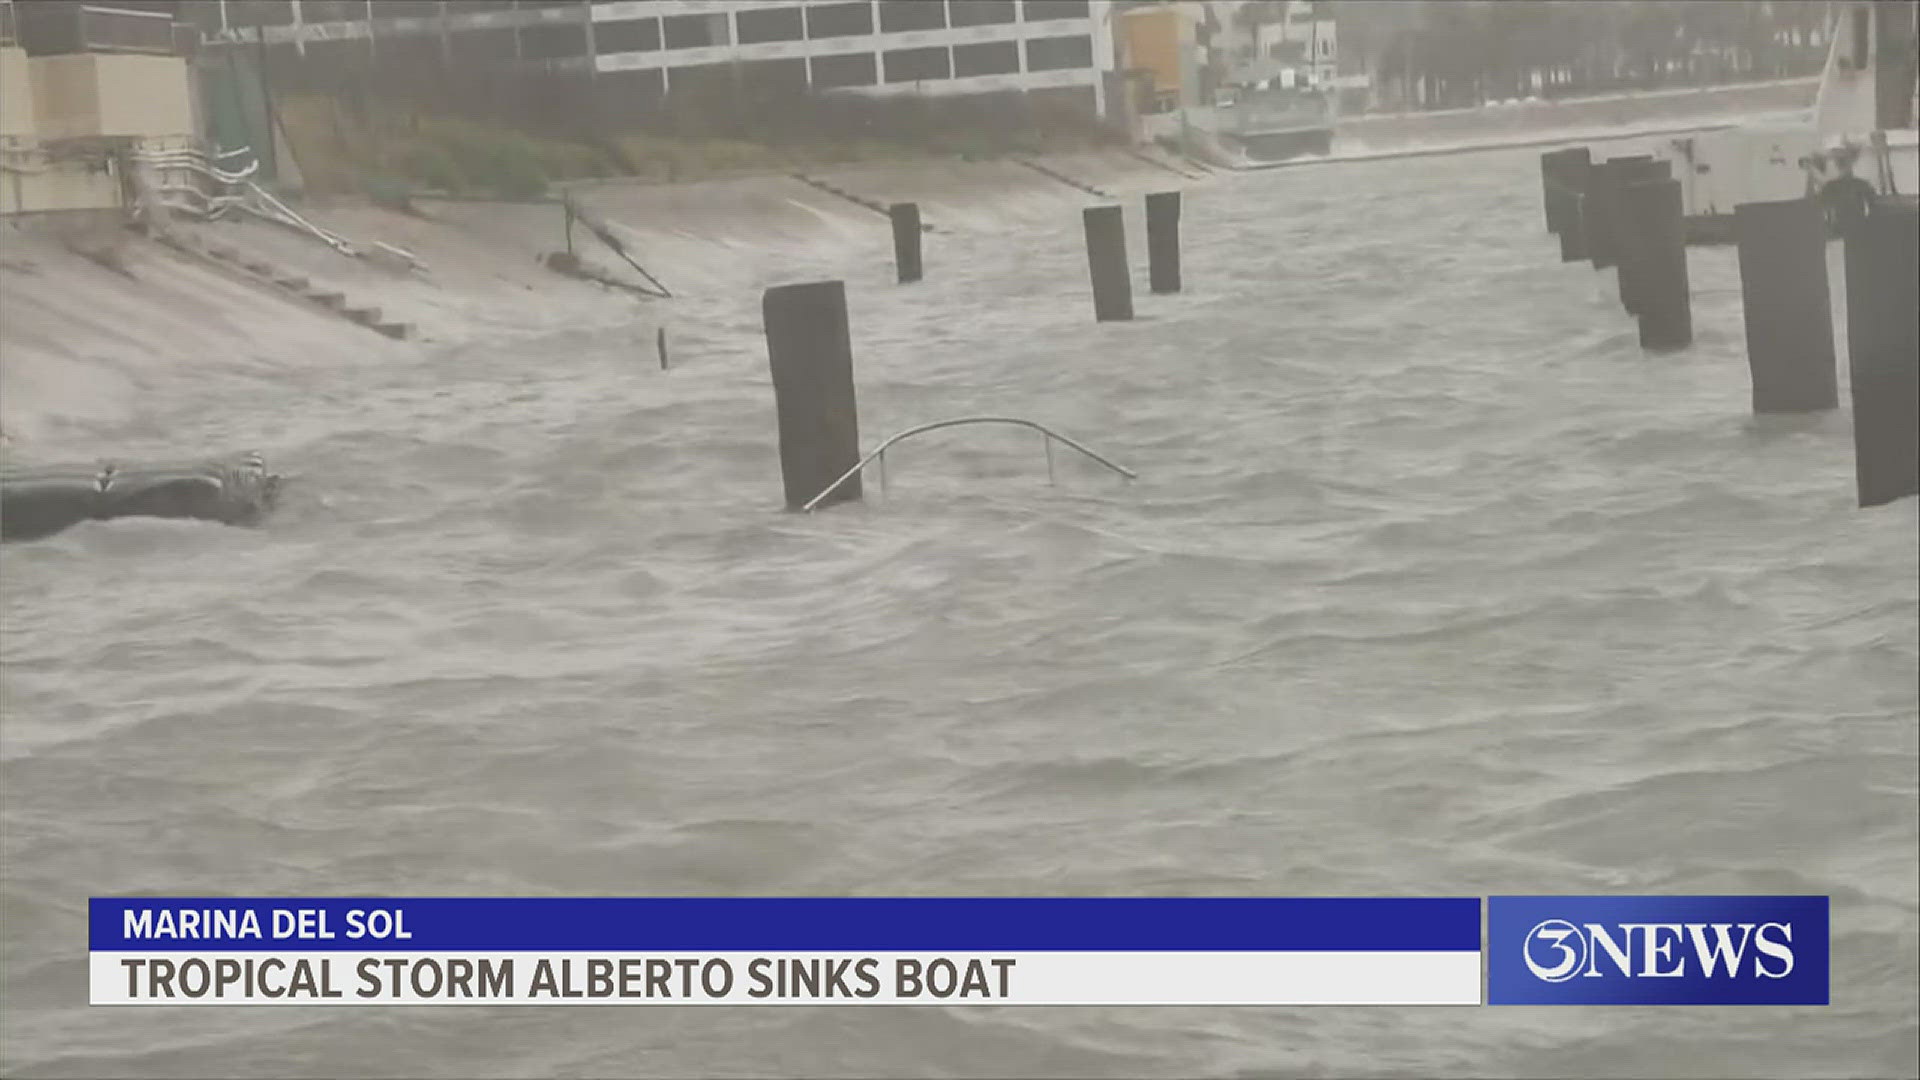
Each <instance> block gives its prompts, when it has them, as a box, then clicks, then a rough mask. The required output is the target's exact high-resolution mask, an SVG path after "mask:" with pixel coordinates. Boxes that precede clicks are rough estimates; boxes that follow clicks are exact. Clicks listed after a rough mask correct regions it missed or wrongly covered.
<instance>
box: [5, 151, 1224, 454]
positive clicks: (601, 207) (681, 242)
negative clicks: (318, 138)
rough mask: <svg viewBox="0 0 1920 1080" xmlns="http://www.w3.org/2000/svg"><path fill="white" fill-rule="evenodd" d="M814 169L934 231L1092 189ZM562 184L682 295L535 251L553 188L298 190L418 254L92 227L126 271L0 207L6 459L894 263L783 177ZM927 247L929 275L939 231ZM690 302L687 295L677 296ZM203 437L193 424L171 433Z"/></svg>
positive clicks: (1059, 218) (1059, 202)
mask: <svg viewBox="0 0 1920 1080" xmlns="http://www.w3.org/2000/svg"><path fill="white" fill-rule="evenodd" d="M1045 167H1046V168H1047V169H1049V170H1051V171H1053V172H1056V173H1059V174H1060V175H1062V176H1066V177H1069V178H1072V179H1074V180H1076V181H1078V182H1080V183H1082V184H1084V185H1086V186H1088V187H1093V188H1097V189H1098V190H1100V191H1103V192H1105V193H1107V194H1109V195H1113V196H1116V197H1123V198H1125V199H1127V200H1128V201H1129V202H1130V203H1132V202H1137V201H1138V195H1139V194H1140V193H1142V192H1144V191H1147V190H1153V189H1155V188H1161V187H1169V186H1179V185H1191V184H1193V183H1197V182H1200V181H1196V180H1188V179H1185V178H1183V177H1181V176H1179V175H1177V174H1176V172H1175V171H1173V170H1172V168H1171V167H1164V166H1156V165H1154V164H1151V163H1149V162H1147V161H1143V160H1140V159H1139V158H1137V157H1134V156H1131V155H1128V154H1126V153H1120V152H1112V153H1091V154H1084V155H1070V156H1061V157H1056V158H1049V159H1047V162H1046V164H1045ZM809 175H810V176H812V177H813V178H814V179H816V180H819V181H823V182H824V183H826V184H827V185H829V186H831V187H834V188H837V189H839V190H841V191H844V192H846V193H848V194H849V195H852V196H855V197H857V198H860V199H864V200H870V201H874V202H878V203H881V204H884V203H886V202H891V201H916V202H919V203H920V204H921V206H922V211H923V214H924V216H925V220H926V221H927V223H928V224H929V225H931V226H932V227H933V229H934V230H935V231H936V233H937V232H938V231H940V230H967V229H1008V230H1015V231H1017V230H1019V229H1021V228H1024V227H1029V226H1032V225H1035V224H1038V223H1042V222H1051V223H1052V225H1053V226H1059V227H1071V228H1078V224H1077V222H1078V215H1077V210H1078V208H1079V207H1081V206H1085V205H1088V204H1090V203H1093V202H1098V201H1100V199H1099V198H1098V197H1097V196H1095V195H1093V194H1090V193H1088V192H1087V191H1085V190H1081V189H1080V188H1076V187H1074V186H1070V185H1069V184H1067V183H1065V182H1062V181H1061V180H1059V179H1055V178H1052V177H1049V176H1047V175H1043V174H1042V173H1041V172H1038V171H1035V170H1034V169H1032V168H1029V167H1025V166H1022V165H1020V164H1019V163H1017V162H1013V161H992V162H927V163H915V164H887V165H869V166H850V167H845V168H838V169H823V170H820V171H819V172H817V173H813V174H809ZM571 194H572V197H573V198H575V199H576V200H577V201H578V202H579V203H580V204H581V205H582V206H584V207H587V208H588V209H590V210H591V211H592V212H593V213H594V214H595V215H596V216H597V217H599V218H601V219H603V220H605V221H606V222H607V223H608V224H609V226H610V227H611V228H612V230H613V231H614V232H615V234H616V235H617V236H619V237H620V238H621V240H622V243H623V245H624V246H625V247H627V249H628V250H629V251H630V252H631V253H632V254H633V255H634V256H635V257H636V258H637V259H639V260H640V261H641V263H642V265H644V266H645V267H647V269H648V270H649V271H650V272H651V273H653V274H655V275H657V276H658V277H659V278H660V279H661V280H662V281H664V282H665V283H666V284H667V285H668V287H669V288H671V289H672V290H673V291H674V294H675V297H676V299H673V300H653V299H648V298H645V297H640V296H636V295H633V294H631V293H627V292H623V291H620V290H617V289H610V288H607V287H604V286H601V285H597V284H593V283H590V282H584V281H578V280H572V279H569V278H566V277H563V276H561V275H559V274H557V273H555V272H553V271H551V270H549V269H547V268H546V267H545V266H543V265H541V262H540V260H541V257H542V256H544V255H545V254H547V253H550V252H555V251H561V250H564V248H565V246H566V240H565V232H564V220H565V218H564V211H563V209H562V207H561V205H560V204H559V203H558V202H557V201H556V202H546V203H497V202H452V201H431V200H423V201H422V202H421V203H420V205H419V207H418V210H419V212H418V213H417V214H407V213H401V212H397V211H392V210H385V209H379V208H375V207H371V206H367V205H350V204H333V205H328V204H320V205H312V206H307V207H303V209H302V212H303V213H304V214H305V215H306V216H307V217H308V218H309V219H310V220H312V221H314V222H316V223H317V224H320V225H321V226H323V227H325V228H327V229H329V230H332V231H334V232H336V233H338V234H340V235H342V236H345V237H347V238H349V239H350V240H354V241H361V242H371V241H381V242H384V243H387V244H391V245H394V246H397V247H400V248H404V249H406V250H407V251H408V252H411V253H412V254H413V255H415V256H417V257H418V258H419V260H420V261H421V262H422V263H423V264H424V268H423V269H413V270H408V269H406V268H404V267H402V266H395V265H391V264H389V263H386V262H380V261H375V260H372V259H353V258H349V257H346V256H343V255H341V254H340V253H338V252H336V251H334V250H333V249H332V248H330V247H328V246H326V245H325V244H323V243H320V242H319V241H317V240H315V239H313V238H311V237H308V236H304V235H300V234H298V233H296V232H294V231H292V230H290V229H287V228H285V227H282V226H279V225H275V224H271V223H267V222H264V221H260V220H256V219H250V218H240V219H236V220H232V221H226V222H219V223H194V224H179V223H176V225H175V232H176V233H177V234H179V235H180V236H181V237H182V239H183V240H184V241H186V242H187V244H188V246H189V247H194V248H199V249H203V250H204V249H207V248H218V249H221V250H225V251H228V252H230V253H232V256H233V259H234V260H235V263H236V265H237V264H239V263H248V264H253V265H255V266H258V267H262V268H264V272H263V273H262V274H259V275H248V274H245V273H239V272H236V271H235V270H234V269H232V268H228V267H223V266H221V265H217V264H215V263H212V262H210V261H209V260H207V259H204V258H197V257H194V256H193V255H192V254H191V253H189V252H182V251H176V250H171V249H169V248H167V247H165V246H162V245H161V244H159V243H157V242H155V241H153V240H150V239H146V238H143V237H139V236H136V235H134V234H132V233H128V232H124V231H122V230H119V229H118V228H116V227H114V226H112V225H110V224H109V225H100V226H96V227H94V228H93V229H92V230H90V231H89V232H88V233H87V236H86V244H85V245H84V246H87V247H89V248H91V249H96V250H98V249H107V250H111V252H112V256H111V259H110V260H108V261H109V262H112V263H113V264H115V265H116V266H117V267H118V268H117V269H116V268H110V267H109V266H107V265H102V264H101V262H100V261H99V260H97V259H90V258H88V257H86V256H85V255H83V254H80V253H79V252H77V251H76V250H74V248H75V247H76V246H79V245H75V244H74V243H72V239H73V238H72V237H71V236H67V237H62V236H60V235H49V234H46V233H44V232H35V231H30V230H26V229H22V228H20V227H17V226H16V227H0V230H3V231H0V237H3V242H4V246H0V292H3V293H4V295H5V307H6V317H5V318H4V319H0V432H3V433H4V437H5V439H6V443H7V447H8V448H7V457H8V459H9V460H13V461H17V462H23V463H27V462H36V461H47V460H59V459H62V458H71V457H76V456H77V457H80V458H83V459H84V458H86V457H90V456H92V455H95V454H100V453H107V452H121V451H122V450H123V449H125V448H127V447H130V446H131V447H156V448H158V447H166V446H168V445H169V443H170V436H171V433H172V432H174V431H175V430H176V429H177V428H178V427H179V426H180V425H182V424H187V425H190V426H191V427H192V428H194V429H195V430H199V431H206V430H208V429H210V428H211V429H213V430H219V429H221V428H222V427H223V426H225V425H223V423H222V421H221V419H220V417H219V416H217V415H194V416H191V417H189V416H186V415H183V414H182V413H181V411H180V410H181V409H182V408H183V407H184V406H182V405H181V403H182V402H193V401H196V400H199V401H204V402H207V403H209V404H208V405H207V407H206V408H207V410H208V411H209V412H212V411H213V410H215V409H216V406H214V405H212V404H211V403H212V402H215V401H231V400H234V399H235V398H236V397H237V398H240V399H244V398H245V397H246V396H247V390H248V388H249V386H251V385H259V384H264V383H267V382H270V381H271V380H273V379H274V378H275V376H276V374H277V373H281V372H285V371H289V370H293V369H301V370H309V369H311V368H313V367H316V366H324V367H327V368H329V369H332V370H337V371H338V372H339V380H338V381H339V385H340V392H341V393H342V394H350V393H351V388H352V385H353V382H354V378H355V375H354V373H355V372H356V371H359V370H362V369H363V368H365V367H367V366H373V365H394V364H408V363H423V364H430V363H436V362H440V359H439V358H443V357H446V356H448V355H451V354H454V353H457V352H458V350H459V349H460V348H461V347H462V346H464V345H466V344H469V343H473V342H476V341H501V340H511V339H513V338H515V337H527V338H530V339H531V338H542V337H550V336H552V335H556V334H565V333H572V332H580V331H585V332H594V331H600V330H607V329H609V328H616V327H617V328H620V329H621V332H623V333H625V334H629V335H631V336H632V338H633V339H634V340H635V341H636V342H637V343H638V342H646V343H649V344H648V352H649V354H650V352H651V345H650V343H651V341H652V339H653V333H654V329H655V327H656V326H658V325H660V324H662V323H676V320H677V323H676V329H677V331H678V330H684V331H686V332H688V333H692V334H696V335H697V334H698V333H699V330H700V327H699V326H698V325H697V320H698V319H700V318H702V317H705V316H701V315H699V314H697V313H696V312H697V309H698V307H699V304H698V301H699V299H700V298H701V297H703V296H704V297H714V296H718V295H722V294H725V295H727V296H730V297H731V296H735V295H740V296H744V295H747V294H749V293H750V292H753V291H755V290H758V289H759V288H763V287H765V286H766V285H769V284H774V283H778V282H781V281H793V280H801V279H804V278H806V277H810V276H813V277H840V276H853V275H856V274H859V273H863V272H868V271H872V272H879V271H880V270H882V269H885V268H887V267H890V265H891V264H890V260H891V248H890V243H891V242H890V239H889V230H888V224H887V220H886V218H885V217H884V216H882V215H880V214H877V213H874V212H873V211H872V210H871V209H869V208H868V207H866V206H863V205H860V204H859V203H857V202H854V201H852V200H850V199H848V198H843V197H840V196H837V195H835V194H832V193H831V192H829V191H826V190H822V189H820V188H819V187H816V186H812V185H809V184H807V183H803V182H801V181H800V180H797V179H794V178H792V177H788V176H763V177H752V178H741V179H732V180H716V181H707V182H702V183H694V184H680V185H649V184H641V183H634V182H617V181H616V182H600V183H594V184H588V185H580V186H578V187H576V188H574V189H572V192H571ZM1130 210H1132V211H1137V207H1131V206H1130ZM573 242H574V247H575V250H576V251H577V252H578V253H579V255H580V256H581V258H582V259H583V260H584V261H585V262H586V263H588V264H589V265H590V266H592V267H593V268H595V269H596V270H597V271H600V272H603V273H604V274H606V275H607V276H610V277H614V278H618V279H626V280H632V281H634V282H636V283H638V282H640V281H641V280H642V279H641V278H640V277H639V276H638V275H637V274H635V273H634V272H633V271H632V270H631V269H630V268H628V267H627V266H626V265H625V264H624V263H623V262H622V261H621V260H620V258H619V257H618V256H617V255H615V254H614V253H613V252H611V251H609V250H608V249H607V248H606V247H605V246H604V245H602V244H600V243H599V242H598V241H596V240H595V239H593V237H592V236H591V235H590V234H589V233H588V232H587V230H585V229H584V228H579V227H576V229H575V231H574V241H573ZM929 259H930V263H932V265H933V266H934V267H935V268H934V270H933V271H932V272H934V273H937V272H938V269H937V260H938V247H937V244H936V245H933V246H932V249H931V252H930V255H929ZM276 277H278V278H287V279H295V280H300V281H302V282H304V283H307V284H308V285H309V286H310V288H311V289H312V290H315V291H326V292H328V293H330V294H333V295H335V296H344V297H346V298H347V300H346V301H345V303H346V304H347V305H349V306H354V307H355V308H356V310H358V311H360V312H361V313H362V314H364V312H365V309H366V308H368V307H377V309H378V311H379V315H378V318H379V319H380V320H392V321H398V322H401V323H404V324H406V326H407V327H408V329H409V330H410V331H412V334H411V340H407V341H392V340H388V339H387V338H385V337H382V336H381V335H379V334H376V333H373V332H372V331H371V330H369V329H368V327H367V326H365V325H356V324H355V323H354V322H352V321H350V320H349V319H347V318H344V317H341V316H340V315H338V314H333V313H329V312H328V311H327V310H325V309H324V308H322V307H320V306H318V305H315V304H310V303H303V302H301V301H300V299H299V297H298V296H297V295H293V294H290V293H288V292H287V291H286V290H281V289H275V288H274V287H272V283H271V279H272V278H276ZM686 302H691V303H693V304H694V305H695V307H687V306H681V305H683V303H686ZM733 306H737V305H731V304H729V305H726V308H727V310H728V311H729V312H731V308H732V307H733ZM743 310H744V309H743ZM728 329H729V330H741V329H751V328H748V327H744V326H741V327H729V328H728ZM638 348H639V346H638V345H636V349H638ZM242 430H244V426H242ZM203 449H204V448H203V447H202V446H201V445H199V443H198V442H195V443H193V444H191V445H184V444H183V445H178V446H174V447H173V452H188V451H192V452H199V451H201V450H203Z"/></svg>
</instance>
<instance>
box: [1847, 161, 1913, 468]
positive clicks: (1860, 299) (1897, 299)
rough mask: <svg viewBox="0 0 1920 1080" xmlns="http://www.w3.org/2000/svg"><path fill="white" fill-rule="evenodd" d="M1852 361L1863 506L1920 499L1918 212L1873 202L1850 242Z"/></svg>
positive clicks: (1849, 344) (1856, 462) (1849, 354)
mask: <svg viewBox="0 0 1920 1080" xmlns="http://www.w3.org/2000/svg"><path fill="white" fill-rule="evenodd" d="M1846 244H1847V256H1846V258H1847V261H1846V267H1847V360H1848V366H1849V369H1850V371H1851V375H1852V383H1853V454H1854V475H1855V480H1856V482H1857V484H1858V487H1859V493H1860V505H1861V506H1879V505H1881V504H1882V503H1889V502H1892V501H1894V500H1895V499H1899V498H1904V497H1905V496H1908V495H1914V494H1920V435H1917V434H1916V433H1917V432H1920V329H1917V328H1916V321H1915V316H1914V296H1915V295H1916V293H1920V212H1917V211H1916V209H1915V207H1914V206H1913V205H1912V204H1911V203H1904V204H1903V203H1901V202H1899V201H1897V200H1893V199H1884V198H1883V199H1878V200H1875V202H1874V204H1873V208H1872V211H1871V213H1869V214H1868V216H1867V218H1866V219H1865V220H1864V221H1863V222H1861V223H1860V225H1858V226H1857V227H1856V228H1854V229H1853V231H1852V232H1851V233H1850V234H1849V235H1848V236H1847V238H1846Z"/></svg>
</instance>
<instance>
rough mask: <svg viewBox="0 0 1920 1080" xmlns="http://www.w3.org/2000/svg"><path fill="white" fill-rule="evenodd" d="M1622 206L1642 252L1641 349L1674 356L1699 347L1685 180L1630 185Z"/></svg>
mask: <svg viewBox="0 0 1920 1080" xmlns="http://www.w3.org/2000/svg"><path fill="white" fill-rule="evenodd" d="M1622 195H1623V196H1624V197H1623V199H1622V200H1621V205H1622V208H1623V210H1624V211H1625V214H1624V216H1625V217H1626V218H1627V219H1628V220H1629V221H1630V222H1631V223H1632V228H1633V232H1634V236H1635V238H1636V241H1637V242H1638V243H1639V244H1640V245H1642V246H1641V247H1640V248H1639V255H1638V259H1637V265H1638V267H1639V276H1638V278H1637V281H1638V282H1639V285H1638V286H1637V289H1638V291H1637V292H1636V294H1635V299H1636V302H1637V304H1638V306H1639V312H1638V314H1639V316H1640V347H1641V348H1642V349H1646V350H1648V351H1649V352H1669V351H1672V350H1674V349H1684V348H1686V347H1687V346H1688V345H1691V344H1693V297H1692V295H1691V291H1690V285H1689V284H1688V281H1687V234H1686V220H1685V217H1684V216H1683V210H1682V207H1681V202H1680V181H1678V180H1646V181H1642V182H1640V183H1637V184H1632V185H1629V186H1628V187H1627V188H1626V190H1625V191H1624V192H1622Z"/></svg>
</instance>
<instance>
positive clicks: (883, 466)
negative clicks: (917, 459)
mask: <svg viewBox="0 0 1920 1080" xmlns="http://www.w3.org/2000/svg"><path fill="white" fill-rule="evenodd" d="M968 424H1010V425H1012V426H1014V427H1024V428H1031V429H1033V430H1034V431H1037V432H1039V433H1040V434H1041V435H1043V436H1045V437H1046V448H1047V483H1049V484H1051V483H1053V444H1054V443H1055V442H1060V443H1064V444H1065V445H1067V446H1069V447H1072V448H1073V449H1075V450H1078V451H1079V452H1080V453H1081V454H1082V455H1083V456H1085V457H1089V458H1092V459H1093V460H1094V461H1097V462H1099V463H1100V464H1102V465H1105V466H1106V467H1107V468H1108V469H1111V470H1112V471H1114V472H1116V473H1119V474H1120V475H1121V476H1123V477H1125V478H1127V479H1128V480H1137V479H1139V474H1138V473H1136V472H1134V471H1133V470H1132V469H1129V468H1127V467H1125V466H1123V465H1115V464H1114V463H1113V462H1111V461H1108V460H1107V459H1106V458H1104V457H1101V456H1100V455H1099V454H1097V453H1095V452H1093V451H1092V450H1089V449H1087V448H1086V447H1084V446H1082V445H1080V444H1079V443H1077V442H1075V441H1073V440H1072V439H1069V438H1067V437H1066V436H1065V435H1062V434H1060V433H1059V432H1057V431H1054V430H1053V429H1051V428H1049V427H1047V426H1046V425H1044V424H1038V423H1035V422H1034V421H1032V420H1022V419H1020V418H1019V417H1015V416H962V417H959V418H957V419H954V420H936V421H934V422H933V423H931V424H921V425H920V426H919V427H911V428H908V429H907V430H905V431H902V432H899V433H897V434H894V435H889V436H888V437H887V438H886V439H885V440H884V441H883V442H881V444H880V445H879V446H876V447H874V448H873V449H872V450H870V451H868V452H867V456H866V457H863V458H861V459H860V463H859V464H857V465H855V466H854V467H853V468H851V469H848V470H847V471H846V472H844V473H842V474H841V475H840V478H839V479H838V480H835V481H834V482H833V483H831V484H828V485H827V488H826V490H825V491H822V492H821V493H820V494H818V495H815V496H814V497H813V498H811V499H809V500H807V503H806V505H805V506H802V507H801V508H800V509H801V510H803V511H805V512H807V513H809V514H811V513H812V512H813V508H814V507H815V506H818V505H819V504H820V500H822V499H824V498H826V497H827V496H829V495H831V494H833V493H834V492H836V491H838V490H840V486H841V485H842V484H845V483H846V482H847V481H849V480H851V479H853V478H854V477H855V476H858V475H859V474H860V472H861V471H862V470H864V469H865V468H866V467H867V466H868V465H870V464H873V463H874V462H876V461H877V462H879V465H880V490H881V491H882V492H883V493H884V492H885V491H886V490H887V448H888V447H890V446H892V445H893V444H894V443H897V442H901V441H903V440H905V439H910V438H912V437H913V436H915V435H924V434H926V433H927V432H929V431H938V430H940V429H941V428H950V427H963V426H966V425H968Z"/></svg>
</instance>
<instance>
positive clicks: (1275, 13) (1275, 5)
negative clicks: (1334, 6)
mask: <svg viewBox="0 0 1920 1080" xmlns="http://www.w3.org/2000/svg"><path fill="white" fill-rule="evenodd" d="M1211 4H1212V7H1213V9H1214V16H1215V18H1216V20H1217V21H1218V23H1219V26H1220V32H1219V35H1218V38H1217V39H1216V42H1215V46H1214V53H1215V56H1216V58H1217V59H1219V60H1220V61H1221V62H1222V65H1223V67H1224V70H1225V74H1226V80H1227V81H1228V82H1230V83H1251V82H1259V81H1262V80H1266V79H1272V78H1276V77H1296V78H1297V77H1304V78H1305V79H1306V80H1307V81H1310V82H1311V83H1312V84H1313V85H1315V86H1331V85H1333V84H1334V76H1335V74H1336V70H1337V68H1338V62H1339V56H1340V53H1339V38H1338V35H1337V33H1336V32H1335V29H1334V20H1333V14H1332V12H1331V11H1330V10H1328V5H1326V4H1321V3H1315V2H1314V0H1211ZM1289 72H1290V73H1292V75H1291V76H1286V75H1285V74H1284V73H1289Z"/></svg>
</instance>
